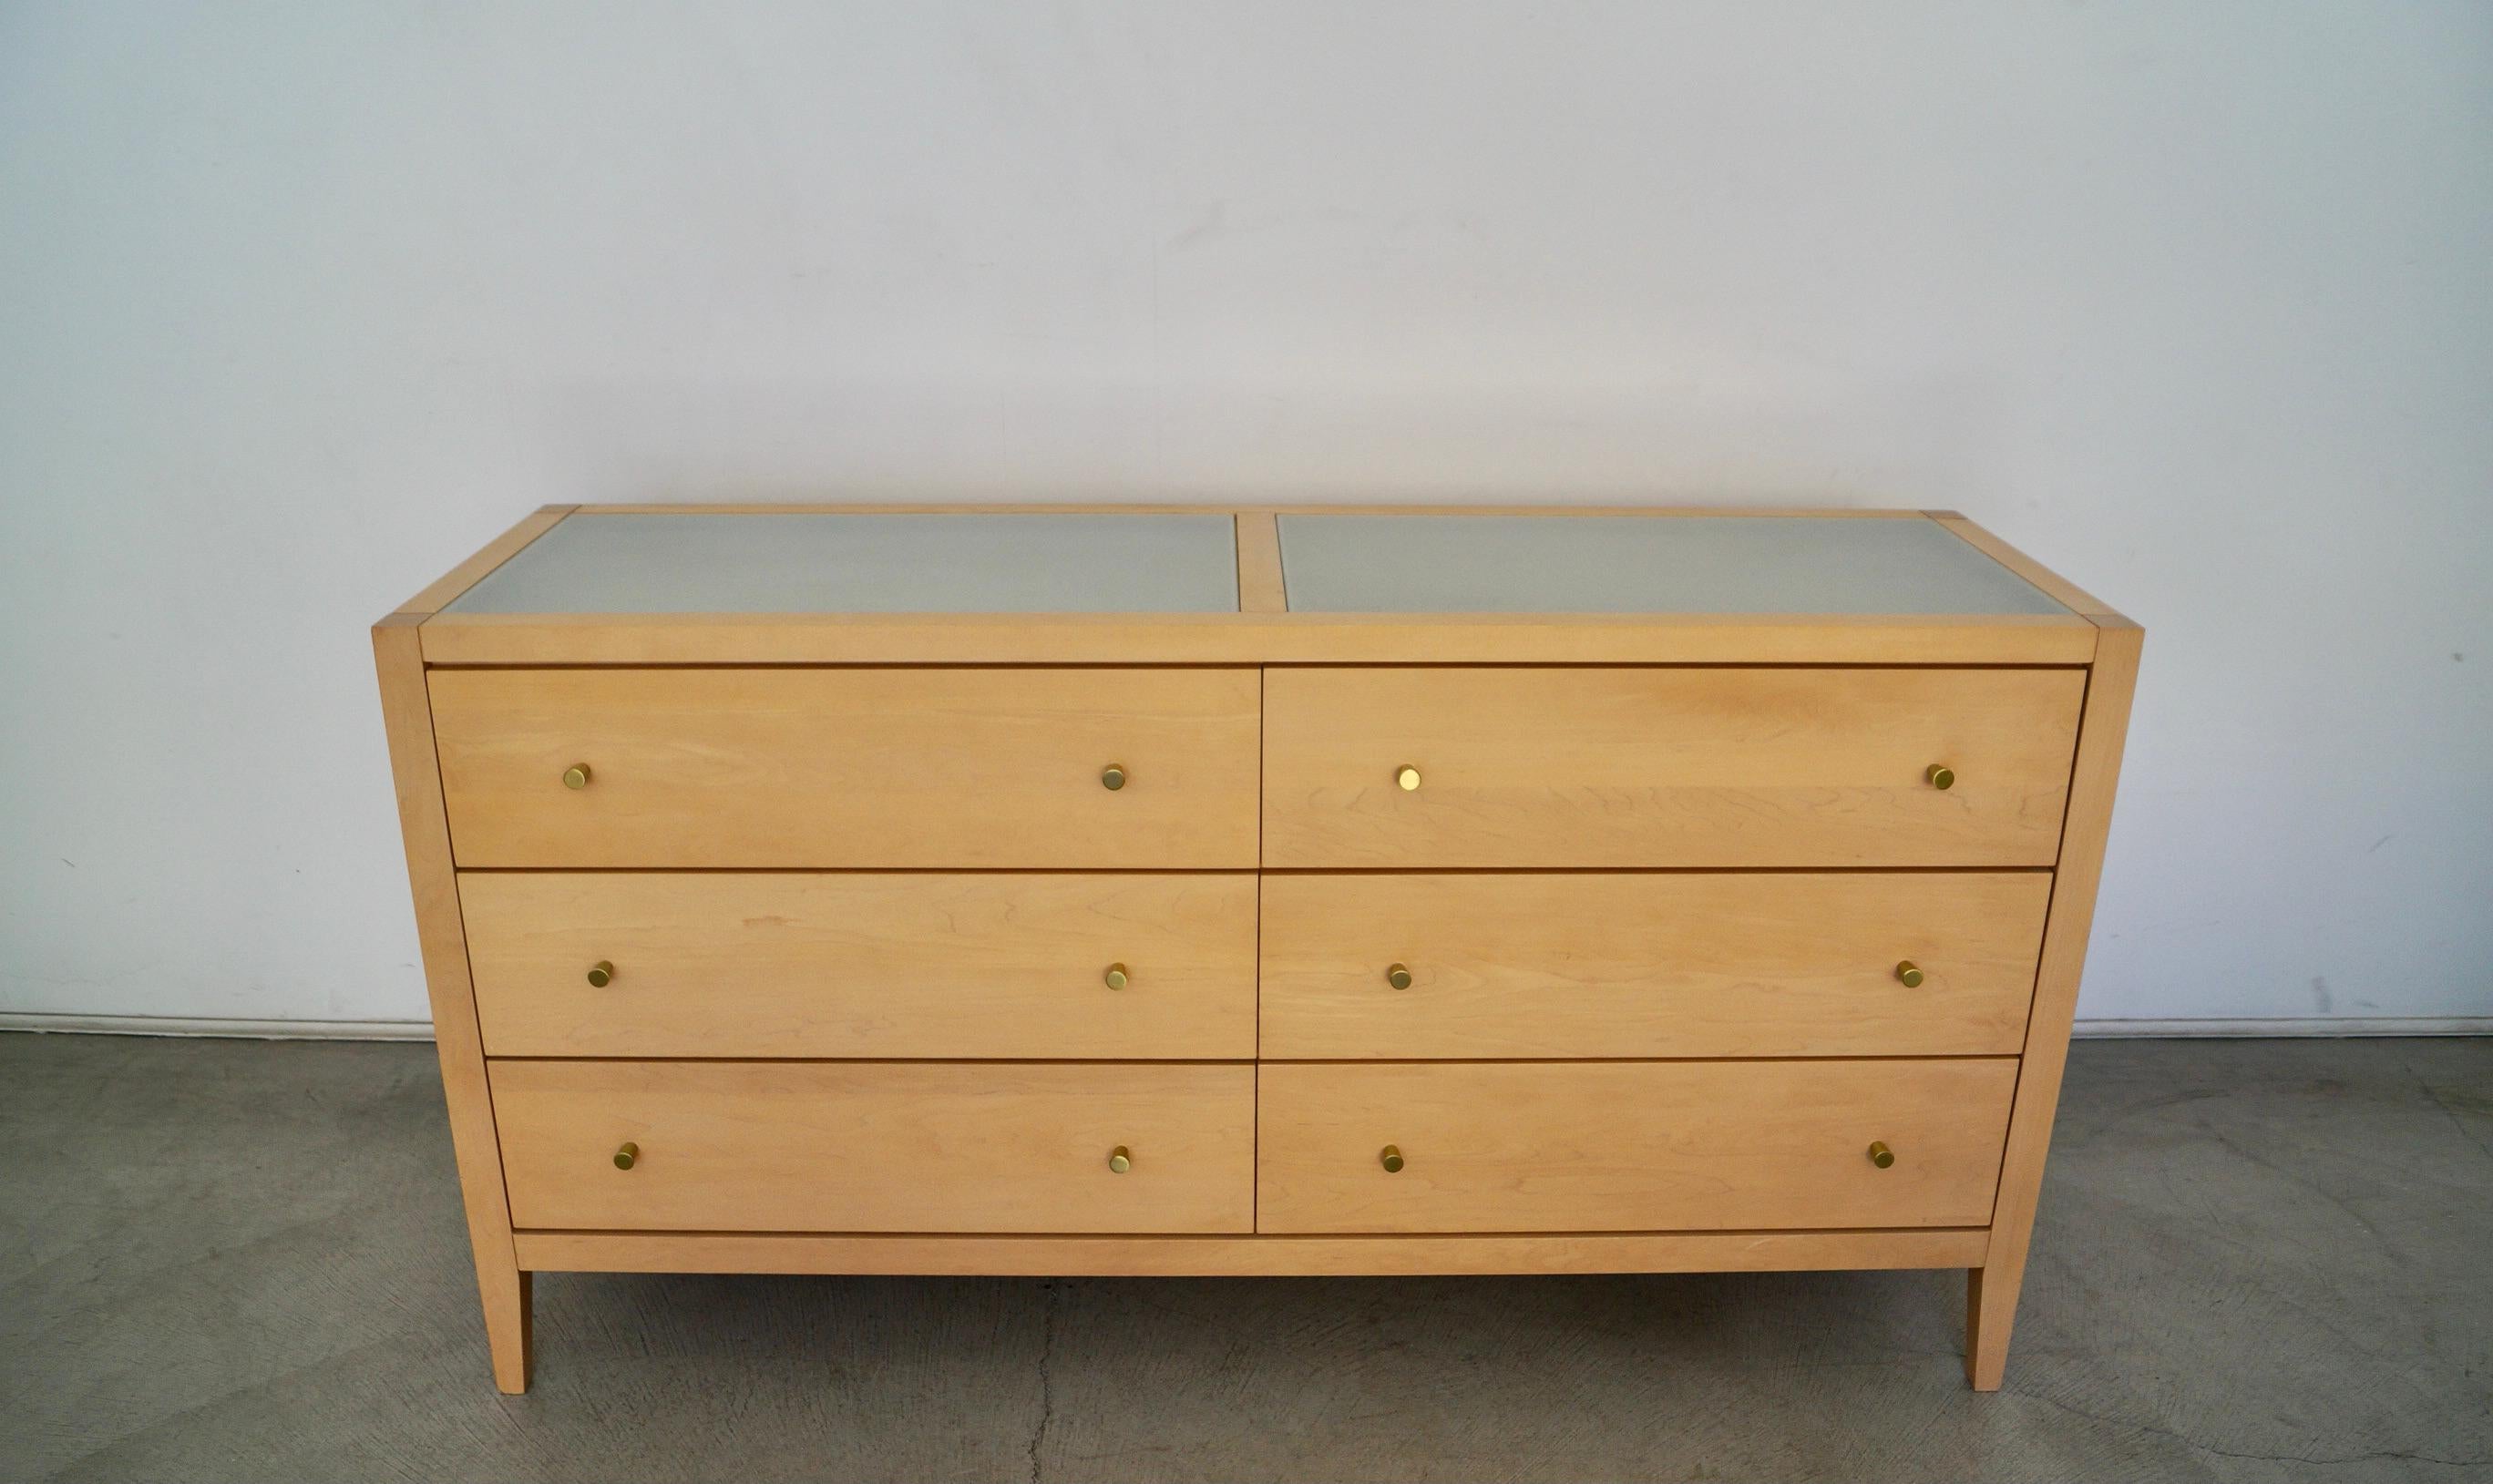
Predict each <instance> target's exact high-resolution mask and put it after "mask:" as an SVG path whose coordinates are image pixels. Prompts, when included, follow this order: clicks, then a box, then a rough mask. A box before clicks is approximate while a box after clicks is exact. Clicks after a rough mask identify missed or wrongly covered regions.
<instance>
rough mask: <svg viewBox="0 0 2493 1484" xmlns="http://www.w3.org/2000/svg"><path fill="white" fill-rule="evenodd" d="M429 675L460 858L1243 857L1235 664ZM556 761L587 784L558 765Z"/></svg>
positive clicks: (666, 861) (1246, 728)
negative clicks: (582, 773)
mask: <svg viewBox="0 0 2493 1484" xmlns="http://www.w3.org/2000/svg"><path fill="white" fill-rule="evenodd" d="M431 687H432V697H433V724H434V734H435V737H436V742H437V744H438V747H439V752H440V758H441V787H442V794H443V797H444V799H445V800H446V802H447V804H448V807H449V813H450V836H451V846H452V849H453V851H454V853H455V854H456V856H457V858H458V863H459V864H460V865H462V866H640V867H713V866H731V867H732V866H745V867H770V866H782V867H807V866H812V867H876V866H888V867H947V866H948V867H960V868H964V869H976V868H1036V869H1065V868H1076V869H1078V868H1084V867H1112V868H1154V867H1158V868H1168V869H1209V868H1221V867H1228V868H1232V869H1247V868H1251V867H1253V865H1254V864H1255V833H1256V825H1255V795H1256V767H1257V758H1256V746H1257V731H1258V715H1257V690H1258V678H1257V672H1256V671H1254V670H1251V669H1156V670H1135V669H936V670H907V669H571V670H525V669H500V670H493V669H480V670H436V671H434V672H433V674H432V677H431ZM575 765H580V766H585V767H586V770H587V771H586V784H585V787H566V785H565V778H564V775H565V772H566V770H568V769H570V768H572V767H574V766H575ZM1112 765H1115V766H1118V767H1121V768H1122V769H1123V779H1124V784H1123V787H1118V788H1114V789H1111V788H1109V787H1105V786H1104V784H1103V782H1102V778H1103V773H1104V772H1105V770H1106V769H1107V768H1109V767H1110V766H1112Z"/></svg>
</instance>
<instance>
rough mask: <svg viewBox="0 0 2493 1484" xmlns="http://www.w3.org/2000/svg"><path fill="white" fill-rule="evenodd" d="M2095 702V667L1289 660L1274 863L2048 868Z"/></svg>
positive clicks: (1279, 708)
mask: <svg viewBox="0 0 2493 1484" xmlns="http://www.w3.org/2000/svg"><path fill="white" fill-rule="evenodd" d="M2085 693H2086V676H2085V673H2084V672H2083V671H2080V670H2074V669H1873V668H1844V669H1810V668H1765V669H1745V668H1575V669H1529V668H1525V669H1517V668H1439V669H1397V668H1276V669H1272V670H1270V671H1268V672H1267V673H1266V676H1265V683H1264V862H1265V864H1266V865H1268V866H1277V867H1327V866H1337V867H1360V868H1377V867H1384V868H1426V867H1499V866H1517V867H1568V866H1595V867H1637V866H1657V867H1689V866H1696V867H1703V866H2047V865H2050V864H2051V863H2052V862H2053V859H2054V858H2055V856H2056V854H2057V850H2058V847H2059V838H2060V813H2061V808H2062V805H2063V804H2064V803H2065V801H2066V799H2067V796H2068V787H2069V766H2070V760H2071V757H2072V752H2073V749H2074V747H2075V745H2076V738H2077V724H2078V707H2079V704H2080V702H2081V701H2082V700H2083V698H2084V697H2085ZM1934 765H1937V766H1941V767H1944V768H1947V769H1950V770H1952V775H1953V782H1952V784H1951V786H1950V787H1946V788H1941V787H1936V786H1935V785H1934V784H1933V783H1932V782H1931V781H1930V773H1929V770H1930V769H1931V768H1932V767H1933V766H1934ZM1406 769H1407V770H1409V771H1408V772H1405V770H1406ZM1405 783H1408V784H1411V785H1414V786H1415V787H1403V785H1404V784H1405Z"/></svg>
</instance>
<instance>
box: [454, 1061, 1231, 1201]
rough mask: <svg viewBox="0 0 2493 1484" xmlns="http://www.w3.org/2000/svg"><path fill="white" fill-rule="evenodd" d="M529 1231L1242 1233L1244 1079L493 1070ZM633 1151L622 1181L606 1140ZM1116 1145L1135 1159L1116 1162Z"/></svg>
mask: <svg viewBox="0 0 2493 1484" xmlns="http://www.w3.org/2000/svg"><path fill="white" fill-rule="evenodd" d="M492 1070H493V1083H494V1096H495V1100H496V1103H495V1106H496V1109H497V1111H498V1112H499V1113H500V1116H501V1127H502V1162H503V1168H504V1170H505V1172H506V1175H507V1178H508V1179H509V1181H510V1188H511V1211H512V1214H513V1216H514V1217H515V1218H516V1219H517V1220H518V1222H519V1224H520V1225H522V1226H526V1227H561V1228H594V1229H600V1230H634V1231H666V1230H698V1231H739V1232H742V1231H759V1232H1247V1231H1251V1230H1252V1229H1253V1226H1254V1211H1255V1190H1254V1147H1255V1134H1254V1119H1255V1086H1254V1077H1255V1074H1254V1069H1253V1068H1252V1067H1247V1066H1239V1065H1230V1064H1223V1065H1202V1066H1184V1065H1168V1064H1156V1065H1127V1066H1112V1065H1086V1066H1068V1065H1065V1064H1062V1063H998V1062H987V1063H976V1064H968V1065H959V1064H948V1063H928V1062H854V1061H845V1062H843V1061H829V1062H826V1061H809V1062H771V1061H503V1060H496V1061H495V1062H494V1063H492ZM626 1142H630V1143H637V1144H638V1145H639V1146H640V1156H639V1160H638V1162H637V1163H636V1164H635V1166H634V1167H633V1168H632V1169H630V1170H618V1169H616V1167H615V1164H614V1154H615V1151H616V1148H617V1146H619V1145H620V1144H622V1143H626ZM1120 1144H1123V1145H1125V1146H1126V1148H1128V1149H1129V1150H1130V1151H1131V1156H1132V1165H1133V1168H1132V1169H1131V1170H1130V1171H1129V1172H1126V1173H1123V1174H1120V1173H1117V1172H1113V1171H1111V1170H1110V1169H1109V1167H1108V1159H1109V1153H1110V1151H1111V1150H1112V1149H1114V1148H1115V1147H1116V1146H1118V1145H1120Z"/></svg>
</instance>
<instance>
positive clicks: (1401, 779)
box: [1394, 762, 1420, 793]
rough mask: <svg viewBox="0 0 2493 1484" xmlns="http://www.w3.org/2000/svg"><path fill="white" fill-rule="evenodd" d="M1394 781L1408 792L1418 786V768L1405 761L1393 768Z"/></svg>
mask: <svg viewBox="0 0 2493 1484" xmlns="http://www.w3.org/2000/svg"><path fill="white" fill-rule="evenodd" d="M1394 781H1395V782H1396V783H1397V784H1400V785H1401V786H1402V791H1403V792H1404V793H1409V792H1411V791H1412V790H1413V789H1415V788H1417V787H1420V770H1419V769H1418V768H1415V767H1413V766H1411V764H1409V763H1407V762H1406V763H1404V764H1402V766H1400V767H1398V768H1397V769H1395V770H1394Z"/></svg>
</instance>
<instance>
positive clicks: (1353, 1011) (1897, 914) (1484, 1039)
mask: <svg viewBox="0 0 2493 1484" xmlns="http://www.w3.org/2000/svg"><path fill="white" fill-rule="evenodd" d="M2051 896H2052V878H2051V876H2049V875H2047V874H2045V873H2042V872H2028V871H2019V872H1989V873H1977V872H1965V873H1959V872H1919V871H1914V872H1873V873H1864V874H1846V875H1834V874H1813V873H1802V872H1742V873H1732V874H1726V875H1707V874H1676V873H1673V874H1645V873H1605V874H1600V875H1549V874H1536V875H1527V876H1498V875H1468V874H1466V875H1455V876H1273V877H1271V878H1269V879H1267V880H1266V881H1265V883H1264V913H1263V923H1264V929H1263V1008H1262V1015H1263V1054H1264V1055H1266V1056H1268V1057H1273V1058H1276V1059H1281V1060H1288V1059H1292V1058H1299V1059H1307V1060H1344V1059H1348V1060H1357V1059H1380V1060H1424V1059H1428V1058H1435V1057H1442V1058H1448V1059H1457V1060H1458V1059H1462V1058H1465V1057H1480V1058H1494V1057H1511V1056H1595V1057H1599V1056H1609V1057H1620V1056H1896V1055H1975V1054H2011V1055H2013V1054H2016V1053H2017V1052H2018V1051H2019V1050H2020V1048H2022V1047H2023V1046H2024V1044H2025V1039H2026V1012H2027V1005H2028V1004H2029V1002H2030V1001H2031V1000H2032V998H2033V992H2034V969H2035V961H2036V958H2037V956H2038V955H2039V954H2040V952H2041V950H2042V940H2043V914H2044V910H2045V908H2046V907H2047V906H2048V905H2050V903H2051ZM1908 964H1909V965H1912V966H1913V968H1914V970H1915V971H1917V972H1918V974H1919V977H1920V983H1919V984H1918V985H1912V986H1908V985H1907V983H1906V982H1905V980H1906V979H1907V978H1909V977H1912V975H1910V974H1907V973H1906V972H1905V971H1904V968H1903V965H1908ZM1397 968H1399V969H1402V970H1403V971H1404V972H1405V973H1406V974H1407V977H1408V981H1409V982H1408V985H1407V987H1405V988H1401V989H1397V988H1395V987H1394V986H1395V979H1394V975H1393V971H1394V970H1395V969H1397Z"/></svg>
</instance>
